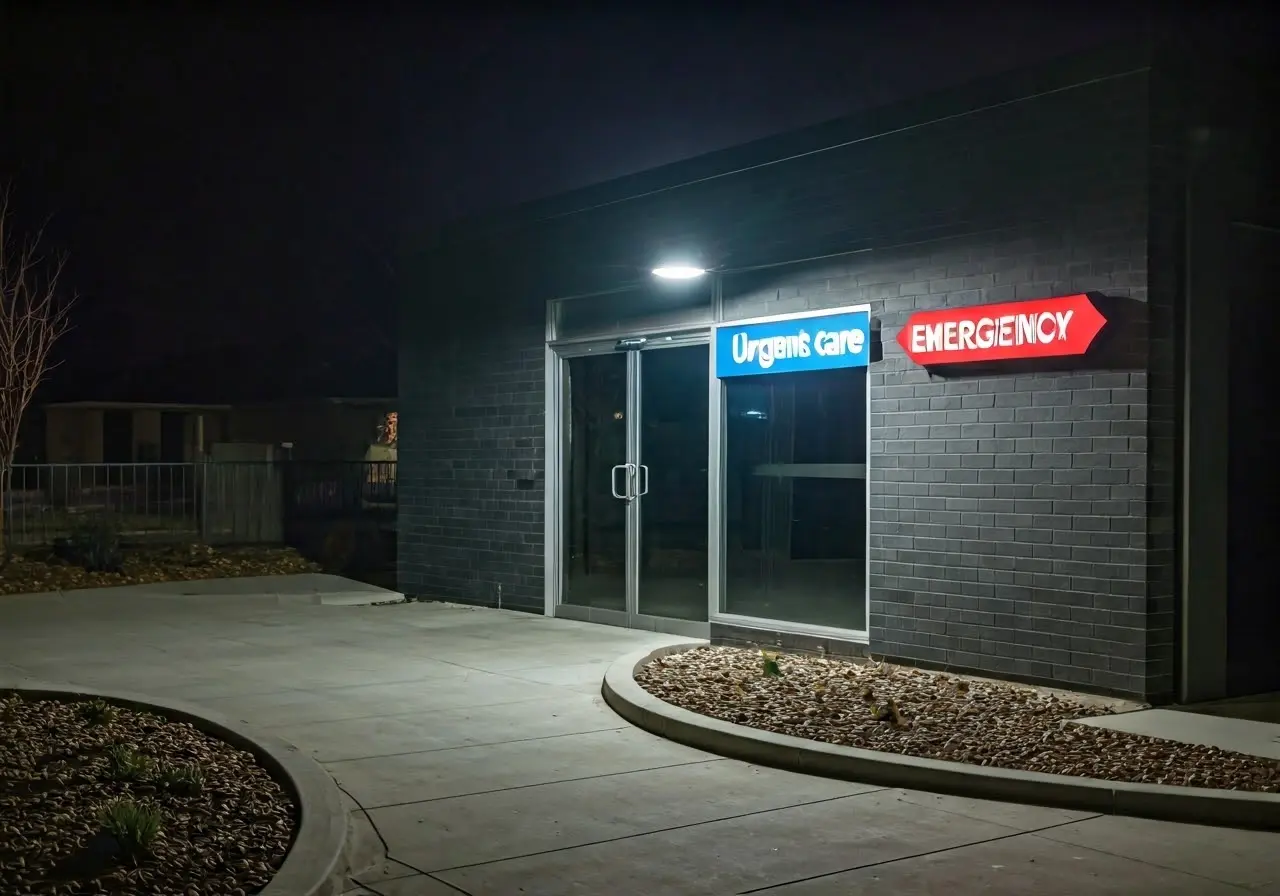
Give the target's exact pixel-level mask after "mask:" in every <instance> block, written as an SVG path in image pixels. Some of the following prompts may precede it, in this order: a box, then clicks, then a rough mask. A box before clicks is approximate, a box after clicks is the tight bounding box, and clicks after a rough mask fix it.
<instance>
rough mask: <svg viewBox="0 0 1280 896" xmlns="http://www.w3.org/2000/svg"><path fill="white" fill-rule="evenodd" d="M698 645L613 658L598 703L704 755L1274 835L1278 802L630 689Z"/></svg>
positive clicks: (1279, 817)
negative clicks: (758, 723)
mask: <svg viewBox="0 0 1280 896" xmlns="http://www.w3.org/2000/svg"><path fill="white" fill-rule="evenodd" d="M701 646H705V645H704V643H703V642H697V641H695V642H690V643H687V644H674V645H670V646H667V647H662V648H659V649H658V650H642V651H639V652H636V653H631V654H628V655H627V656H624V657H622V658H621V659H619V660H617V661H616V662H614V663H613V664H611V665H610V666H609V668H608V670H607V671H606V672H605V676H604V684H603V686H602V688H601V694H602V696H603V697H604V700H605V702H606V703H608V704H609V706H610V707H611V708H612V709H613V710H614V712H616V713H618V715H620V716H622V717H623V718H624V719H626V720H627V721H628V722H630V723H631V724H633V725H635V726H636V727H638V728H643V729H644V730H645V731H649V732H651V733H653V734H657V735H659V736H661V737H665V738H668V739H669V740H674V741H676V742H678V743H682V744H685V745H686V746H690V747H696V748H697V749H700V750H706V751H707V752H709V753H716V754H719V755H721V756H728V757H730V758H733V759H741V760H744V761H746V762H753V763H756V764H758V765H767V766H772V767H774V768H780V769H786V770H788V771H795V772H803V773H805V774H810V775H823V776H826V777H830V778H840V779H844V780H848V781H858V782H861V783H867V784H879V785H882V786H885V787H905V788H910V789H912V790H928V791H933V792H935V793H950V794H955V795H958V796H968V797H976V798H979V799H989V800H1004V801H1006V802H1013V803H1029V804H1033V805H1040V806H1054V807H1057V808H1061V809H1076V810H1081V811H1085V812H1098V813H1101V814H1106V815H1131V816H1136V817H1139V818H1154V819H1159V820H1161V821H1179V822H1186V823H1189V824H1208V825H1218V826H1221V827H1233V828H1251V829H1256V830H1267V831H1275V830H1280V794H1271V793H1246V792H1239V791H1231V790H1209V789H1205V788H1195V787H1169V786H1162V785H1156V784H1124V783H1117V782H1114V781H1098V780H1095V779H1092V778H1073V777H1070V776H1067V775H1048V774H1041V773H1038V772H1020V771H1011V770H1009V769H1002V768H984V767H982V766H976V765H964V764H962V763H959V762H945V761H942V760H937V759H920V758H916V757H914V756H900V755H896V754H894V753H882V752H879V751H876V750H862V749H857V748H854V747H840V746H836V745H834V744H826V743H822V742H820V741H813V740H805V739H804V738H800V737H791V736H789V735H785V734H774V733H773V732H771V731H762V730H760V729H758V728H748V727H747V726H745V725H735V724H733V723H731V722H724V721H721V720H720V719H713V718H711V717H710V716H704V715H700V714H699V713H695V712H691V711H690V710H687V709H681V708H680V707H678V706H674V705H672V704H670V703H667V702H665V701H663V700H659V699H658V698H657V697H655V696H653V695H652V694H650V693H649V692H648V691H646V690H645V689H644V688H642V687H640V685H638V684H636V681H635V673H636V672H637V671H638V670H639V669H641V668H642V667H644V666H645V665H646V664H648V663H649V662H651V661H652V660H654V659H657V658H658V657H660V656H665V655H667V654H671V653H681V652H684V651H686V650H691V649H693V648H695V647H701Z"/></svg>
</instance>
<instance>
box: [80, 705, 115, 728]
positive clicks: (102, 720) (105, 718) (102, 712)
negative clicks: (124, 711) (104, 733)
mask: <svg viewBox="0 0 1280 896" xmlns="http://www.w3.org/2000/svg"><path fill="white" fill-rule="evenodd" d="M76 712H77V713H79V715H80V718H81V719H82V720H83V721H84V722H85V723H86V724H88V725H110V724H111V723H112V722H114V721H115V718H116V708H115V707H114V706H112V705H111V704H110V703H108V702H107V701H105V700H89V701H86V702H84V703H81V704H80V705H79V706H77V707H76Z"/></svg>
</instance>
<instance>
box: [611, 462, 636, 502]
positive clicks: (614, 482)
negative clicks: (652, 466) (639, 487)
mask: <svg viewBox="0 0 1280 896" xmlns="http://www.w3.org/2000/svg"><path fill="white" fill-rule="evenodd" d="M635 467H636V465H635V464H616V465H614V468H613V470H612V471H611V472H610V473H609V490H610V491H612V492H613V496H614V497H615V498H617V499H618V500H619V501H630V500H631V499H632V498H634V497H635V495H633V494H631V477H632V474H633V473H634V471H635ZM619 470H622V471H623V473H625V474H626V480H625V481H624V483H623V487H622V492H621V493H620V492H619V491H618V471H619Z"/></svg>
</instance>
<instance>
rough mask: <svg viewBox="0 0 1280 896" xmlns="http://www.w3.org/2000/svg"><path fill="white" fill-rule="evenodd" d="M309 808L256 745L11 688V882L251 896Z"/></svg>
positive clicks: (3, 777)
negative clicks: (244, 746) (261, 758)
mask: <svg viewBox="0 0 1280 896" xmlns="http://www.w3.org/2000/svg"><path fill="white" fill-rule="evenodd" d="M297 824H298V812H297V809H296V807H295V805H294V803H293V800H292V799H291V798H290V796H289V795H288V793H287V792H286V791H285V790H284V789H283V788H282V787H281V786H280V785H279V784H278V783H277V782H276V781H275V780H274V779H273V778H272V777H271V775H270V774H269V773H268V772H267V770H266V769H264V768H263V767H262V766H261V765H259V764H258V761H257V759H256V758H255V757H254V756H253V755H252V754H250V753H247V752H245V751H243V750H240V749H238V748H236V747H233V746H231V745H229V744H226V743H223V742H222V741H219V740H217V739H215V738H213V737H211V736H209V735H207V734H204V733H203V732H201V731H199V730H198V729H196V728H194V727H193V726H191V725H190V724H187V723H180V722H173V721H169V720H167V719H164V718H161V717H160V716H157V715H153V714H151V713H147V712H140V711H136V710H131V709H126V708H123V707H117V706H112V705H110V704H108V703H104V702H102V701H84V702H63V701H56V700H43V699H42V700H26V699H23V698H22V696H21V695H18V694H9V695H3V696H0V893H3V894H5V896H11V894H12V896H27V894H32V896H34V894H41V896H43V894H49V896H54V894H57V896H63V894H101V893H118V894H128V896H161V894H163V896H170V894H178V896H183V894H191V896H247V894H252V893H257V892H258V891H260V890H261V889H262V887H263V886H265V885H266V884H267V883H268V881H270V879H271V877H272V876H273V875H274V874H275V872H276V870H277V869H278V868H279V866H280V864H281V863H282V862H283V861H284V858H285V855H286V853H287V852H288V850H289V847H290V845H291V843H292V841H293V837H294V834H295V832H296V829H297Z"/></svg>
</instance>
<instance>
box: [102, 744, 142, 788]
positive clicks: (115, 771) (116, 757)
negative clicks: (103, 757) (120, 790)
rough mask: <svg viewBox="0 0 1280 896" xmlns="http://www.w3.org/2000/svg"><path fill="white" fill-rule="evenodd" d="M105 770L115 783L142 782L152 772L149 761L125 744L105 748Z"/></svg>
mask: <svg viewBox="0 0 1280 896" xmlns="http://www.w3.org/2000/svg"><path fill="white" fill-rule="evenodd" d="M107 768H108V770H109V771H110V773H111V777H113V778H115V779H116V780H117V781H142V780H144V779H146V778H147V777H149V776H150V774H151V772H152V762H151V759H150V758H148V757H146V756H143V755H142V754H141V753H139V752H138V751H137V750H135V749H134V748H133V747H131V746H128V745H127V744H112V745H111V746H110V747H107Z"/></svg>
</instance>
